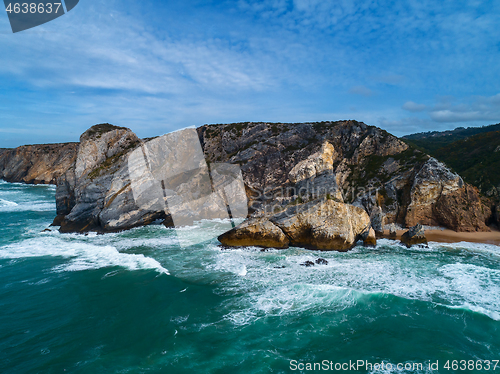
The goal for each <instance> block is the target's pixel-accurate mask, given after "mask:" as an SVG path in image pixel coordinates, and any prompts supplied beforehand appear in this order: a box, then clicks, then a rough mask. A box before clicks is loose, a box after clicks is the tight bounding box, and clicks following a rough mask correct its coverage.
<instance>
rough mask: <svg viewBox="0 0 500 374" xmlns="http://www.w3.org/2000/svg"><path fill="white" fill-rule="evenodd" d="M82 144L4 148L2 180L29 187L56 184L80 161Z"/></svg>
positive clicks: (0, 156)
mask: <svg viewBox="0 0 500 374" xmlns="http://www.w3.org/2000/svg"><path fill="white" fill-rule="evenodd" d="M77 149H78V143H61V144H38V145H24V146H21V147H18V148H15V149H0V179H3V180H5V181H7V182H22V183H29V184H56V182H57V178H59V177H60V176H61V175H63V174H64V173H66V171H67V170H68V169H69V168H70V167H71V166H72V165H73V163H74V162H75V159H76V152H77Z"/></svg>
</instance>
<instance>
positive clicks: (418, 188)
mask: <svg viewBox="0 0 500 374" xmlns="http://www.w3.org/2000/svg"><path fill="white" fill-rule="evenodd" d="M463 185H464V182H463V180H462V178H461V177H460V176H459V175H458V174H456V173H453V172H452V171H451V170H449V169H448V168H447V167H446V166H445V165H444V164H443V163H442V162H439V161H437V160H436V159H435V158H430V159H429V160H428V161H427V162H426V163H425V164H424V165H423V166H422V168H421V169H420V170H419V171H418V172H417V174H416V175H415V178H414V180H413V184H412V187H411V191H410V203H409V205H408V208H407V210H406V218H405V224H406V226H408V227H411V226H414V225H416V224H417V223H420V224H423V225H429V226H437V225H439V221H438V220H437V219H436V216H435V215H434V205H435V204H436V202H437V201H438V199H439V198H440V197H441V196H445V195H447V194H449V193H453V192H455V191H457V190H458V189H460V188H462V187H463Z"/></svg>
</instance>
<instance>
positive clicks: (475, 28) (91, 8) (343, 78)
mask: <svg viewBox="0 0 500 374" xmlns="http://www.w3.org/2000/svg"><path fill="white" fill-rule="evenodd" d="M499 16H500V2H499V1H473V0H471V1H460V0H453V1H446V0H445V1H435V0H433V1H428V0H418V1H414V0H410V1H403V0H401V1H389V0H386V1H385V0H371V1H370V0H367V1H344V0H337V1H327V0H260V1H252V0H233V1H201V0H200V1H196V0H184V1H159V0H157V1H147V0H143V1H137V0H136V1H130V0H120V1H115V0H107V1H100V0H95V1H89V0H80V3H79V4H78V5H77V7H75V8H74V9H73V10H72V11H71V12H69V13H68V14H66V15H65V16H63V17H59V18H58V19H56V20H54V21H52V22H50V23H47V24H45V25H42V26H39V27H36V28H33V29H30V30H26V31H23V32H20V33H16V34H12V32H11V30H10V26H9V24H8V19H7V14H6V13H5V12H2V13H0V46H1V51H2V53H1V54H0V87H1V88H0V147H14V146H18V145H21V144H31V143H44V142H59V141H77V140H78V137H79V135H80V134H81V133H82V132H83V131H85V130H86V129H87V128H88V127H90V126H92V125H94V124H96V123H103V122H109V123H113V124H116V125H120V126H126V127H130V128H131V129H132V130H134V131H135V132H136V133H137V134H138V135H139V136H142V137H147V136H153V135H160V134H163V133H166V132H169V131H172V130H175V129H178V128H183V127H187V126H200V125H203V124H205V123H229V122H243V121H270V122H279V121H283V122H305V121H322V120H338V119H356V120H359V121H363V122H365V123H367V124H371V125H376V126H380V127H382V128H384V129H386V130H388V131H390V132H391V133H393V134H395V135H398V136H401V135H404V134H409V133H413V132H420V131H429V130H445V129H452V128H455V127H458V126H479V125H485V124H492V123H498V122H500V85H499V84H500V74H499V67H500V63H499V61H500V27H499V19H500V17H499Z"/></svg>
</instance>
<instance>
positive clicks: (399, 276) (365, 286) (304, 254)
mask: <svg viewBox="0 0 500 374" xmlns="http://www.w3.org/2000/svg"><path fill="white" fill-rule="evenodd" d="M383 245H385V246H386V247H387V245H388V244H387V243H384V244H383ZM392 246H393V247H392V249H393V250H394V251H395V252H396V251H398V253H391V252H390V251H388V250H387V248H386V250H385V252H384V250H383V248H381V247H379V248H377V249H376V250H375V252H377V251H380V253H377V254H374V253H373V250H372V249H364V248H358V251H357V253H353V252H348V253H337V252H311V251H306V250H301V249H289V250H284V251H278V250H271V251H267V252H265V253H262V252H260V251H258V250H255V249H251V248H248V249H237V250H231V251H218V252H217V254H216V255H215V259H214V262H213V263H212V264H211V265H209V266H208V267H207V270H208V271H212V272H214V271H215V272H222V273H224V274H231V273H232V274H234V276H233V278H230V279H228V278H227V276H226V277H225V278H224V282H225V286H224V287H223V289H222V292H224V293H229V294H239V295H243V296H240V297H239V308H238V309H237V310H235V309H234V308H232V309H233V310H232V311H231V312H230V313H228V315H227V316H226V318H228V319H229V320H231V321H232V322H233V323H235V324H237V325H243V324H247V323H251V322H252V321H254V320H255V319H258V318H260V317H262V316H263V315H283V314H290V313H297V312H304V311H309V312H311V313H323V312H325V311H331V310H339V311H341V310H343V309H345V308H349V307H352V306H354V305H356V303H358V302H359V298H360V297H362V296H363V295H367V294H389V295H394V296H396V297H401V298H405V299H411V300H421V301H426V302H430V303H433V304H435V305H440V306H444V307H450V308H453V309H466V310H470V311H473V312H476V313H481V314H483V315H486V316H488V317H490V318H492V319H495V320H500V318H499V317H500V299H499V298H498V295H500V270H496V269H491V268H488V267H486V266H482V265H481V266H480V265H473V264H462V263H456V264H442V263H440V262H439V260H437V259H436V257H435V256H437V255H439V254H441V255H446V256H450V254H449V253H446V252H445V251H446V249H443V248H441V249H439V248H437V247H436V248H430V249H429V250H428V251H430V252H428V253H427V252H418V251H416V252H412V253H411V254H407V253H408V252H407V250H406V248H401V247H400V246H394V245H392ZM473 248H476V247H475V246H473ZM483 249H484V248H483ZM467 250H468V249H467ZM488 250H494V249H493V248H489V247H488ZM433 252H434V253H433ZM318 257H323V258H325V259H327V261H328V264H327V265H315V266H311V267H305V266H301V264H303V263H304V262H305V261H313V262H314V261H315V260H316V259H317V258H318ZM243 268H244V269H245V270H246V274H245V276H244V277H241V276H240V275H239V269H243Z"/></svg>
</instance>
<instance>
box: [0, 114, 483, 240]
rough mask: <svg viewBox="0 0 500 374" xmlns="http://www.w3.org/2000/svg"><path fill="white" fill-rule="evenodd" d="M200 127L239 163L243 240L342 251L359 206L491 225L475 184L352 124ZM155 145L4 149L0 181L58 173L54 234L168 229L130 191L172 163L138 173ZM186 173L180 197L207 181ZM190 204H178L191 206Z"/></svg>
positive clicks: (207, 149) (477, 226)
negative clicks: (322, 205)
mask: <svg viewBox="0 0 500 374" xmlns="http://www.w3.org/2000/svg"><path fill="white" fill-rule="evenodd" d="M197 132H198V137H199V141H200V143H201V147H202V149H203V151H201V150H200V152H204V154H205V158H206V160H207V165H220V164H224V163H229V164H237V165H239V166H240V167H241V171H242V175H243V180H244V184H245V188H246V193H247V197H248V200H249V210H250V212H251V213H253V217H261V218H262V217H263V218H262V219H264V221H258V222H257V221H255V222H253V221H252V222H248V223H247V224H246V226H245V227H240V231H239V233H241V232H243V231H241V230H243V229H245V230H246V235H247V237H248V238H253V239H252V240H253V241H249V242H248V243H254V244H258V245H263V246H275V247H284V246H286V245H287V240H288V242H289V243H290V244H293V245H302V246H308V247H314V248H325V249H333V248H335V249H346V248H349V247H350V246H351V245H352V243H353V241H355V240H357V236H358V235H359V231H360V230H361V226H363V225H364V223H365V219H366V216H365V215H364V214H361V212H362V211H363V212H366V214H367V216H368V217H370V218H371V225H372V227H373V229H374V231H375V232H378V233H380V232H381V230H382V228H383V226H384V225H385V224H390V223H398V224H401V225H404V226H413V225H415V224H416V223H422V224H428V225H443V226H445V227H448V228H451V229H454V230H462V231H474V230H488V228H487V226H486V225H485V221H486V220H487V219H488V216H489V215H491V210H490V209H489V207H487V206H485V204H484V202H483V201H482V200H481V199H479V198H478V195H477V192H475V190H474V189H472V188H471V187H470V186H469V185H467V184H465V183H464V182H463V181H462V179H461V178H460V177H459V176H458V175H457V174H455V173H453V172H452V171H450V170H449V169H448V168H447V167H446V166H445V165H444V164H442V163H440V162H438V161H436V160H435V159H433V158H431V157H430V156H428V155H426V154H424V153H423V152H420V151H419V150H417V149H415V148H412V147H410V146H408V145H407V144H405V143H404V142H402V141H401V140H399V139H398V138H396V137H394V136H392V135H391V134H389V133H387V132H386V131H384V130H381V129H379V128H376V127H373V126H367V125H365V124H364V123H360V122H356V121H337V122H320V123H300V124H286V123H239V124H229V125H210V126H209V125H205V126H202V127H200V128H198V129H197ZM179 141H180V143H179V144H182V139H180V140H179ZM157 144H159V142H158V141H157V140H156V139H148V140H140V139H138V138H137V136H136V135H135V134H134V133H133V132H132V131H131V130H129V129H127V128H121V127H116V126H112V125H109V124H104V125H97V126H94V127H92V128H91V129H89V130H88V131H86V132H85V133H84V134H83V135H82V137H81V139H80V144H79V145H77V144H66V145H58V146H57V147H56V146H55V145H48V146H26V147H20V148H18V149H16V150H1V151H0V173H1V174H0V176H1V177H2V178H3V179H6V180H10V181H25V182H37V183H55V182H56V180H57V185H58V186H57V194H56V200H57V213H58V216H57V218H56V219H55V221H54V224H58V225H61V231H63V232H86V231H98V232H112V231H119V230H124V229H128V228H131V227H136V226H141V225H146V224H149V223H151V222H153V221H155V220H157V219H162V220H166V222H169V223H170V224H171V223H172V221H171V220H169V218H170V217H169V212H168V211H167V210H166V209H165V200H166V199H168V196H167V195H164V194H162V195H161V196H160V195H158V196H156V195H155V194H151V193H149V192H148V193H144V195H143V196H142V198H139V200H141V203H138V202H137V200H138V196H134V191H135V193H136V194H137V191H138V190H139V191H140V190H144V191H149V190H148V188H147V187H148V186H149V184H151V183H160V182H158V181H156V182H155V181H154V180H153V179H154V177H153V176H154V175H155V174H157V173H160V174H161V173H163V174H165V173H164V170H163V169H162V168H167V169H169V168H170V169H172V168H173V169H175V167H174V166H172V165H169V164H168V163H161V162H159V161H158V162H153V163H151V164H150V165H148V168H149V169H148V170H149V171H148V173H149V174H148V175H149V176H148V177H146V176H145V174H144V158H145V157H146V156H145V155H146V153H148V152H149V153H151V154H155V152H156V150H155V149H156V148H155V147H157ZM29 147H35V148H29ZM43 147H47V148H43ZM54 147H55V148H54ZM56 148H57V152H55V151H54V152H52V151H53V150H54V149H56ZM51 150H52V151H51ZM142 154H144V157H142V156H141V155H142ZM132 155H135V156H133V157H132ZM137 155H139V156H140V157H136V156H137ZM141 160H142V161H141ZM183 162H184V161H183ZM183 162H177V161H176V164H182V163H183ZM203 162H204V160H203ZM167 164H168V165H167ZM205 166H206V165H205ZM214 170H215V169H214ZM185 177H186V178H191V181H190V182H189V183H187V184H186V183H184V184H183V185H184V187H182V188H184V189H185V190H186V191H187V192H189V189H190V187H189V186H190V183H196V181H197V180H199V181H201V180H202V179H203V178H204V177H203V176H202V175H201V174H200V175H199V176H197V177H194V176H185ZM151 178H153V179H151ZM170 179H173V180H172V182H175V181H178V179H179V178H177V177H176V178H170V177H168V178H163V180H164V182H163V183H164V185H163V186H162V189H163V191H164V192H165V191H167V192H168V191H169V186H168V185H169V183H170ZM141 185H143V187H144V188H143V187H141ZM165 193H166V192H165ZM186 196H187V195H186ZM318 200H321V201H326V202H327V203H326V204H327V205H328V206H329V207H332V209H333V207H335V209H337V210H336V212H337V213H336V215H335V214H330V215H329V216H328V217H326V216H322V215H320V216H318V217H320V218H317V219H318V220H319V221H315V220H314V219H313V217H314V215H317V214H320V213H318V212H315V213H310V216H308V218H307V219H306V218H304V214H306V213H304V212H302V213H299V212H298V208H299V207H309V208H311V209H313V207H316V208H314V209H317V208H318V206H319V205H318V204H317V203H316V202H317V201H318ZM221 201H222V202H224V199H221V198H220V196H219V197H217V196H215V198H214V200H207V201H206V202H205V203H204V205H203V206H200V207H197V209H198V208H199V210H200V211H203V212H205V211H206V213H207V217H210V214H209V213H210V211H212V208H217V205H218V204H219V205H220V202H221ZM313 202H314V203H313ZM226 203H227V201H226ZM309 203H313V204H312V206H309V205H308V204H309ZM189 204H190V202H189V201H186V202H185V207H186V209H187V208H189V209H193V207H191V206H190V205H189ZM188 205H189V206H188ZM223 205H224V204H223ZM183 206H184V205H182V206H180V207H181V208H182V207H183ZM181 208H180V209H181ZM309 208H307V209H309ZM189 209H188V210H189ZM294 209H295V210H297V212H296V213H293V214H290V215H289V216H287V217H284V216H282V215H280V214H282V213H283V212H285V211H288V212H293V211H294ZM307 209H306V210H307ZM318 209H319V208H318ZM279 217H281V218H279ZM300 217H302V218H300ZM335 217H341V218H342V219H340V220H339V219H336V218H335ZM361 217H362V218H361ZM265 220H267V221H265ZM295 221H300V225H299V224H298V223H296V222H295ZM294 222H295V223H294ZM304 222H307V224H305V223H304ZM297 225H298V226H297ZM276 227H277V228H278V229H279V230H280V231H281V232H282V233H283V235H285V237H286V238H285V237H283V236H282V235H281V234H280V231H277V230H278V229H276ZM292 227H301V228H302V229H303V231H300V230H299V231H297V232H295V231H293V230H292V229H291V228H292ZM304 227H307V229H304ZM302 229H301V230H302ZM363 229H365V227H363ZM304 230H305V231H304ZM259 232H261V234H262V235H260V234H258V233H259ZM231 235H235V236H234V237H232V239H230V237H229V236H228V237H224V238H225V239H223V240H236V241H238V240H239V241H240V242H241V239H242V236H241V235H240V234H238V235H240V236H238V235H236V233H235V232H233V234H231ZM248 240H250V239H248ZM259 240H260V242H259ZM227 243H229V241H228V242H227ZM332 243H333V244H332ZM271 244H272V245H271Z"/></svg>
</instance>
